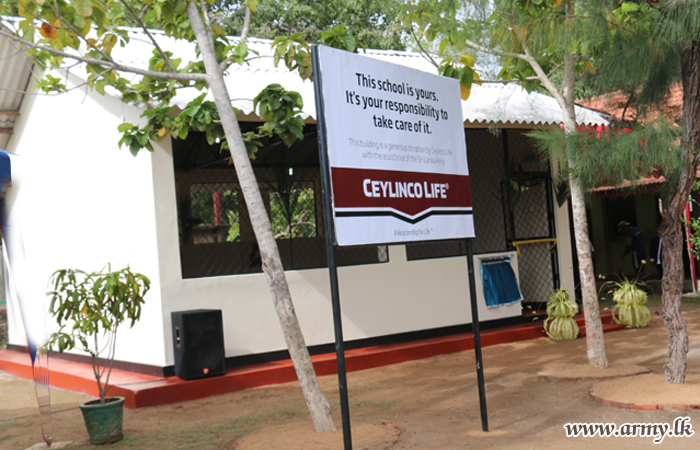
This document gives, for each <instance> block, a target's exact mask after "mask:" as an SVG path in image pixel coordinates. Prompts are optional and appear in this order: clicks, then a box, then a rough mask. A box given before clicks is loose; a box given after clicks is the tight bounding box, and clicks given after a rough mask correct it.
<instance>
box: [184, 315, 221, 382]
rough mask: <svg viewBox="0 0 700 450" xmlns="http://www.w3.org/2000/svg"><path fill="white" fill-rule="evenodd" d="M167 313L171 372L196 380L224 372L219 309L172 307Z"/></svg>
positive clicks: (186, 378) (185, 378)
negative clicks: (172, 353) (170, 332)
mask: <svg viewBox="0 0 700 450" xmlns="http://www.w3.org/2000/svg"><path fill="white" fill-rule="evenodd" d="M171 317H172V321H173V348H174V350H175V375H176V376H178V377H180V378H182V379H183V380H196V379H199V378H209V377H215V376H219V375H224V374H226V354H225V351H224V332H223V324H222V320H221V310H219V309H196V310H191V311H173V312H172V313H171Z"/></svg>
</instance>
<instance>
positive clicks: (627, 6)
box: [620, 2, 639, 13]
mask: <svg viewBox="0 0 700 450" xmlns="http://www.w3.org/2000/svg"><path fill="white" fill-rule="evenodd" d="M620 10H621V11H622V12H623V13H632V12H635V11H639V5H638V4H636V3H630V2H625V3H623V4H622V5H621V6H620Z"/></svg>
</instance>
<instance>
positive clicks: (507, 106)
mask: <svg viewBox="0 0 700 450" xmlns="http://www.w3.org/2000/svg"><path fill="white" fill-rule="evenodd" d="M152 34H153V35H154V36H156V39H157V40H158V42H159V45H160V46H161V47H162V48H163V50H165V51H172V52H173V54H174V55H176V56H177V57H181V58H182V59H183V63H182V66H184V65H186V63H187V61H189V60H193V59H195V57H196V56H195V49H194V45H193V44H190V43H187V42H183V41H176V40H175V39H172V38H169V37H167V36H165V34H164V33H163V32H162V31H152ZM233 39H235V38H233ZM271 42H272V41H270V40H264V39H255V38H250V39H248V41H247V43H248V46H249V47H250V48H251V49H253V50H255V51H257V52H258V53H259V56H257V57H254V58H252V59H251V60H250V62H249V63H248V64H246V65H243V66H239V65H233V66H231V67H230V68H229V70H228V73H227V77H226V80H227V83H226V84H227V87H228V89H229V93H230V95H231V99H232V101H233V105H234V106H235V107H236V108H238V109H240V110H241V111H242V112H243V113H244V114H247V115H250V114H254V111H253V97H254V96H255V95H257V94H258V93H259V92H260V91H261V90H262V89H263V88H264V87H266V86H267V85H269V84H270V83H279V84H281V85H282V86H284V87H285V88H286V89H287V90H292V91H296V92H298V93H299V94H301V96H302V98H303V100H304V108H303V116H304V118H305V119H307V118H309V119H315V117H316V110H315V102H314V93H313V84H312V82H311V81H309V80H306V81H304V80H302V79H301V78H300V77H299V75H298V74H297V73H291V72H289V71H288V70H287V69H286V67H284V65H283V64H280V66H279V67H275V66H274V62H273V57H272V49H271V47H270V44H271ZM113 55H114V57H115V59H117V60H119V61H120V62H123V63H125V64H130V65H135V66H138V67H142V68H143V67H147V66H148V60H149V59H150V58H151V57H152V56H153V46H152V45H151V43H150V41H149V39H148V37H147V36H146V35H145V33H143V32H142V31H140V30H132V32H131V42H130V44H129V45H128V46H127V47H125V48H119V47H116V48H115V49H114V52H113ZM366 55H367V56H370V57H372V58H377V59H381V60H383V61H388V62H392V63H396V64H401V65H405V66H407V67H411V68H414V69H418V70H423V71H427V72H432V73H436V68H435V66H434V65H433V64H432V63H431V62H430V61H428V60H427V59H426V58H425V57H424V56H423V55H421V54H419V53H412V52H402V51H386V50H367V52H366ZM251 56H252V55H251ZM1 69H3V68H2V67H0V70H1ZM4 69H7V67H5V68H4ZM0 73H6V72H4V71H2V72H0ZM74 74H75V75H77V76H84V73H82V72H81V71H80V70H74ZM126 76H127V77H128V75H126ZM134 77H136V76H134ZM3 84H5V83H4V81H3ZM199 95H201V92H200V91H197V90H195V89H194V88H186V89H181V90H179V91H178V93H177V95H176V97H175V99H174V103H175V104H176V105H178V106H180V107H184V106H185V105H186V104H187V103H188V102H189V101H190V100H192V99H194V98H195V97H197V96H199ZM462 105H463V106H462V110H463V115H464V120H465V122H466V123H472V124H484V125H491V124H499V125H508V124H520V125H534V126H537V125H558V124H560V123H561V121H562V114H561V109H560V107H559V105H558V103H557V102H556V101H555V100H554V99H553V98H551V97H549V96H546V95H543V94H539V93H527V92H526V91H525V90H524V89H523V88H521V87H520V86H519V85H517V84H513V83H511V84H507V85H504V84H501V83H489V84H486V83H485V84H484V85H483V86H479V85H474V86H473V87H472V91H471V96H470V98H469V99H468V100H467V101H464V102H462ZM576 115H577V120H578V122H579V123H580V124H584V125H606V124H607V123H608V122H607V120H606V119H605V118H604V117H603V116H602V115H600V114H599V113H597V112H594V111H592V110H589V109H586V108H582V107H577V109H576Z"/></svg>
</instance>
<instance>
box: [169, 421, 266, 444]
mask: <svg viewBox="0 0 700 450" xmlns="http://www.w3.org/2000/svg"><path fill="white" fill-rule="evenodd" d="M253 422H254V420H253V418H251V417H249V416H243V417H237V418H235V419H233V420H229V421H228V422H226V423H222V424H218V425H215V426H213V427H211V428H205V429H201V428H199V429H194V430H186V431H182V432H180V433H177V434H175V435H171V436H170V438H169V439H168V440H169V443H170V445H169V446H170V448H174V449H176V450H189V449H200V448H206V447H207V445H213V444H218V443H221V442H228V441H230V440H231V439H232V438H234V437H242V436H245V435H246V434H248V432H249V431H248V430H249V428H250V425H251V424H252V423H253Z"/></svg>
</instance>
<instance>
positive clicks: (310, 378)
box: [187, 0, 335, 433]
mask: <svg viewBox="0 0 700 450" xmlns="http://www.w3.org/2000/svg"><path fill="white" fill-rule="evenodd" d="M187 16H188V18H189V20H190V24H191V25H192V30H193V31H194V34H195V37H196V38H197V43H198V44H199V49H200V51H201V54H202V59H203V60H204V65H205V67H206V71H207V74H208V75H209V78H210V79H209V88H210V89H211V92H212V94H213V96H214V101H215V103H216V107H217V109H218V111H219V116H220V118H221V124H222V126H223V128H224V132H225V133H226V139H227V141H228V143H229V148H230V150H231V157H232V159H233V164H234V166H235V169H236V174H237V176H238V181H239V183H240V184H241V190H242V191H243V197H244V198H245V202H246V206H247V207H248V212H249V214H250V221H251V223H252V226H253V231H254V233H255V238H256V240H257V242H258V247H259V249H260V257H261V259H262V264H263V271H264V272H265V276H266V277H267V282H268V284H269V286H270V292H271V294H272V299H273V303H274V305H275V310H276V311H277V315H278V317H279V321H280V324H281V326H282V333H283V334H284V338H285V340H286V342H287V348H288V349H289V354H290V356H291V358H292V362H293V363H294V369H295V370H296V374H297V377H298V378H299V383H300V384H301V388H302V391H303V394H304V398H305V400H306V405H307V406H308V408H309V412H310V414H311V420H312V421H313V424H314V429H315V430H316V431H317V432H319V433H322V432H326V431H333V430H335V425H334V423H333V416H332V413H331V407H330V404H329V403H328V400H327V399H326V397H325V396H324V395H323V392H321V387H320V385H319V384H318V379H317V377H316V372H315V371H314V367H313V364H312V363H311V357H310V356H309V351H308V349H307V347H306V343H305V342H304V336H303V335H302V332H301V328H300V327H299V322H298V320H297V317H296V313H295V312H294V305H293V304H292V298H291V295H290V293H289V286H288V285H287V279H286V277H285V275H284V269H283V267H282V261H281V259H280V255H279V250H278V248H277V243H276V242H275V239H274V236H273V234H272V227H271V225H270V220H269V217H268V216H267V211H266V210H265V206H264V204H263V200H262V196H261V195H260V189H259V187H258V182H257V180H256V178H255V174H254V172H253V167H252V164H251V162H250V158H249V157H248V153H247V151H246V149H245V145H244V143H243V138H242V137H241V131H240V128H239V126H238V121H237V120H236V113H235V112H234V110H233V107H232V105H231V98H230V96H229V94H228V90H227V89H226V84H225V83H224V77H223V73H222V71H221V69H220V68H219V63H218V61H217V60H216V53H215V52H214V46H213V42H212V39H211V36H210V34H209V32H208V31H207V29H206V28H205V26H204V23H203V21H202V19H201V17H200V16H199V11H198V9H197V6H196V4H195V2H194V1H193V0H192V1H190V3H189V4H188V6H187Z"/></svg>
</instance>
